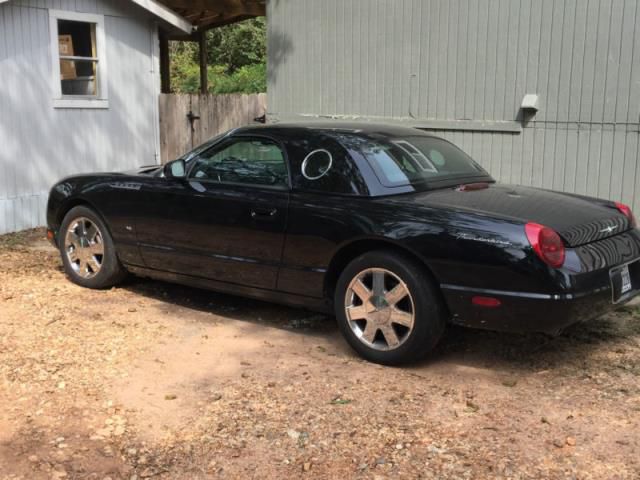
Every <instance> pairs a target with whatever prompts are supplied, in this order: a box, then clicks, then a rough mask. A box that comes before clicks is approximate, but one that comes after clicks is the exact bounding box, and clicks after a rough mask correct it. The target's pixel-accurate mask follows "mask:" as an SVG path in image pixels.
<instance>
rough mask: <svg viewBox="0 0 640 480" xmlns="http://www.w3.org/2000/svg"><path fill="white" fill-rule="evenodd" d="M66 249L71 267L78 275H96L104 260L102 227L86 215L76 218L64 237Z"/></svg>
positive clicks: (87, 276)
mask: <svg viewBox="0 0 640 480" xmlns="http://www.w3.org/2000/svg"><path fill="white" fill-rule="evenodd" d="M64 251H65V254H66V255H67V260H69V264H70V265H71V268H72V269H73V271H74V272H75V273H76V274H77V275H78V276H80V277H82V278H93V277H95V276H96V275H97V274H98V272H100V269H101V268H102V261H103V260H104V243H103V241H102V233H100V229H99V228H98V227H97V226H96V224H95V223H93V222H92V221H91V220H89V219H88V218H86V217H79V218H77V219H75V220H74V221H73V222H71V225H70V226H69V229H68V230H67V233H66V235H65V237H64Z"/></svg>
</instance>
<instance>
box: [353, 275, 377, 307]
mask: <svg viewBox="0 0 640 480" xmlns="http://www.w3.org/2000/svg"><path fill="white" fill-rule="evenodd" d="M351 289H352V290H353V292H354V293H355V294H356V295H357V296H358V297H359V298H360V300H362V302H363V303H366V302H367V300H369V299H370V298H371V295H372V293H371V290H369V289H368V288H367V287H366V285H365V284H364V283H362V280H360V279H358V280H356V282H355V283H354V284H353V285H352V287H351Z"/></svg>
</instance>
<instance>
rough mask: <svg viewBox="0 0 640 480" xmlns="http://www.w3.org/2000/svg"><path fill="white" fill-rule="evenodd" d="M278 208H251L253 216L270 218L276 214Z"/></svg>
mask: <svg viewBox="0 0 640 480" xmlns="http://www.w3.org/2000/svg"><path fill="white" fill-rule="evenodd" d="M276 213H278V209H276V208H254V209H253V210H251V218H262V219H270V218H273V217H275V216H276Z"/></svg>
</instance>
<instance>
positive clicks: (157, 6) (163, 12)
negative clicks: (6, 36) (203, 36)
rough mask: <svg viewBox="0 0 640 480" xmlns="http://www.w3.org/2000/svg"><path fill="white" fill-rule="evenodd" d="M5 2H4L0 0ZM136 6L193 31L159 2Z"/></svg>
mask: <svg viewBox="0 0 640 480" xmlns="http://www.w3.org/2000/svg"><path fill="white" fill-rule="evenodd" d="M0 1H6V0H0ZM131 1H132V2H133V3H135V4H136V5H139V6H140V7H142V8H144V9H145V10H147V11H148V12H150V13H152V14H154V15H155V16H156V17H158V18H161V19H162V20H164V21H165V22H167V23H168V24H170V25H173V26H174V27H176V28H177V29H179V30H182V31H183V32H184V33H191V32H193V30H194V27H193V25H192V24H191V23H190V22H189V21H188V20H186V19H185V18H184V17H182V16H180V15H178V14H177V13H175V12H174V11H173V10H171V9H169V8H167V7H165V6H164V5H162V4H161V3H160V2H157V1H155V0H131Z"/></svg>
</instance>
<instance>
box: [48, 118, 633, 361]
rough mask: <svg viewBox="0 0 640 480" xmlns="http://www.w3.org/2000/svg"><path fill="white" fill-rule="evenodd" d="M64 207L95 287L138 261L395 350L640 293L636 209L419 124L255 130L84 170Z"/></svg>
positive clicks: (547, 319)
mask: <svg viewBox="0 0 640 480" xmlns="http://www.w3.org/2000/svg"><path fill="white" fill-rule="evenodd" d="M47 221H48V225H49V231H48V235H49V238H50V239H51V240H52V241H53V242H54V243H55V245H56V246H57V247H58V248H59V249H60V252H61V254H62V260H63V262H64V266H65V269H66V271H67V274H68V275H69V277H70V278H71V280H72V281H74V282H76V283H78V284H80V285H83V286H85V287H90V288H104V287H109V286H111V285H114V284H116V283H117V282H119V281H120V280H122V279H123V277H124V276H125V275H126V273H127V272H131V273H133V274H136V275H141V276H146V277H153V278H157V279H163V280H168V281H172V282H180V283H184V284H188V285H193V286H196V287H202V288H209V289H212V290H218V291H223V292H229V293H233V294H237V295H243V296H248V297H255V298H260V299H265V300H270V301H275V302H282V303H287V304H290V305H295V306H300V307H306V308H309V309H317V310H322V311H326V312H333V311H334V312H335V314H336V317H337V319H338V324H339V326H340V329H341V330H342V332H343V334H344V336H345V337H346V339H347V340H348V342H349V343H350V344H351V346H352V347H353V348H354V349H355V350H357V351H358V352H359V353H360V354H361V355H362V356H363V357H365V358H367V359H369V360H371V361H374V362H379V363H383V364H398V363H402V362H406V361H411V360H415V359H416V358H418V357H420V356H421V355H423V354H425V353H426V352H428V351H429V350H430V349H431V348H433V347H434V345H436V343H437V342H438V340H439V339H440V337H441V335H442V333H443V331H444V328H445V325H446V324H447V323H448V322H452V323H455V324H459V325H464V326H469V327H479V328H486V329H495V330H512V331H521V332H525V331H538V332H556V331H558V330H560V329H562V328H563V327H565V326H567V325H569V324H571V323H573V322H577V321H579V320H587V319H589V318H592V317H595V316H598V315H601V314H602V313H604V312H606V311H607V310H609V309H611V308H613V306H614V305H616V304H620V303H622V302H625V301H627V300H629V299H631V298H632V297H633V296H634V295H635V294H637V293H638V292H639V291H640V230H638V229H637V225H636V222H635V219H634V217H633V215H632V213H631V210H630V209H629V208H628V207H627V206H625V205H622V204H620V203H614V202H610V201H606V200H598V199H594V198H587V197H583V196H579V195H571V194H566V193H557V192H552V191H548V190H541V189H536V188H526V187H520V186H513V185H501V184H497V183H495V181H494V180H493V178H491V176H490V175H489V174H488V173H487V172H486V171H485V170H484V169H483V168H482V167H481V166H480V165H478V164H477V163H476V162H475V161H474V160H472V159H471V158H469V156H467V155H466V154H465V153H463V152H462V151H461V150H459V149H458V148H457V147H455V146H454V145H452V144H451V143H449V142H448V141H445V140H443V139H441V138H438V137H434V136H432V135H428V134H426V133H424V132H422V131H420V130H414V129H408V128H399V127H390V126H380V125H370V124H337V123H332V124H322V123H310V124H295V125H283V124H276V125H270V126H252V127H246V128H240V129H237V130H233V131H231V132H228V133H226V134H224V135H222V136H219V137H217V138H214V139H213V140H211V141H210V142H208V143H206V144H204V145H202V146H200V147H199V148H197V149H195V150H194V151H192V152H190V153H188V154H187V155H185V156H184V157H182V158H180V159H178V160H175V161H173V162H170V163H168V164H167V165H165V166H164V167H153V168H151V167H150V168H144V169H141V170H140V171H137V172H130V173H99V174H91V175H78V176H74V177H71V178H66V179H64V180H62V181H60V182H59V183H58V184H56V185H55V186H54V187H53V189H52V190H51V194H50V197H49V204H48V211H47Z"/></svg>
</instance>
